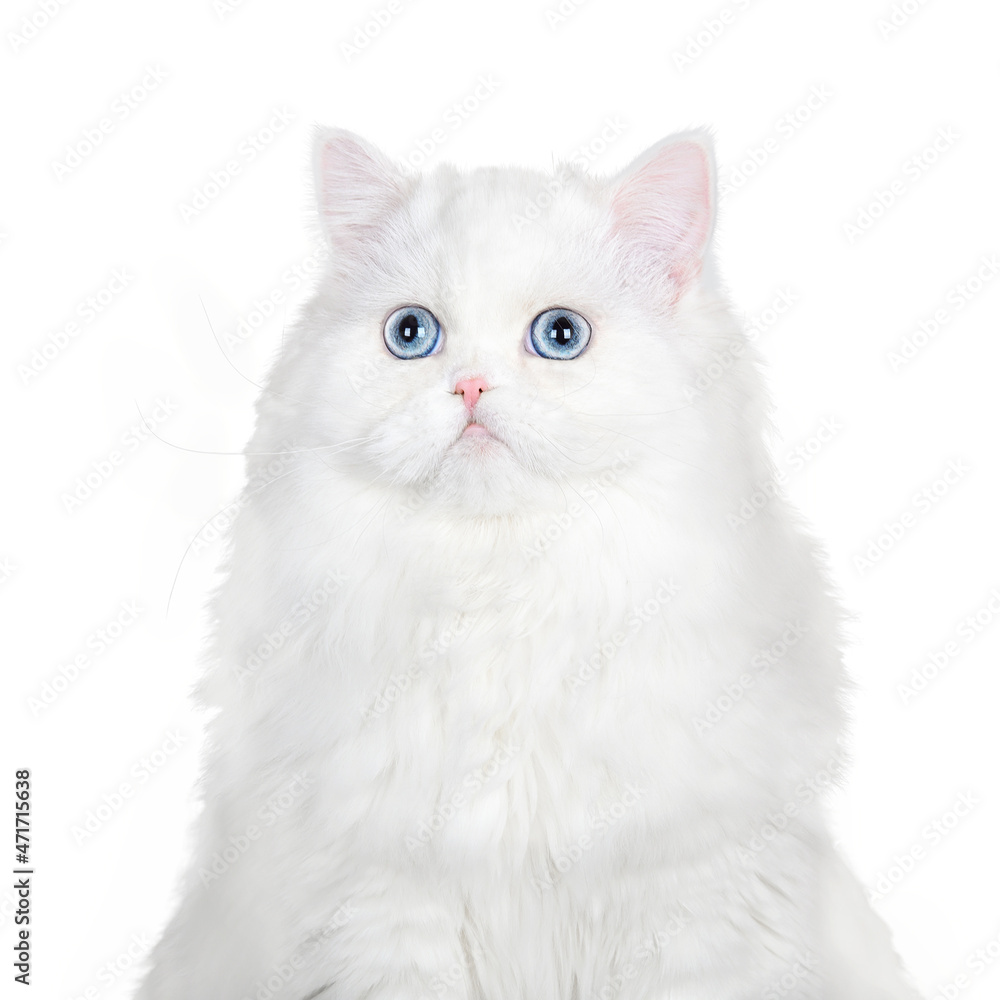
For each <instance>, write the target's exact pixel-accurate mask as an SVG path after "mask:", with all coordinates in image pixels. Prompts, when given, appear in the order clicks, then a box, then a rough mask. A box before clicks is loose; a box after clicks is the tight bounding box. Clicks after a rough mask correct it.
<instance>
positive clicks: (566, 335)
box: [549, 316, 573, 344]
mask: <svg viewBox="0 0 1000 1000" xmlns="http://www.w3.org/2000/svg"><path fill="white" fill-rule="evenodd" d="M549 331H550V332H549V337H550V338H551V339H552V340H554V341H555V342H556V343H557V344H566V343H568V342H569V341H571V340H572V339H573V324H572V323H571V322H570V321H569V320H568V319H567V318H566V317H565V316H560V317H559V318H558V319H554V320H553V321H552V326H551V327H549Z"/></svg>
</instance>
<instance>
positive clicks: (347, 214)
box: [315, 130, 400, 243]
mask: <svg viewBox="0 0 1000 1000" xmlns="http://www.w3.org/2000/svg"><path fill="white" fill-rule="evenodd" d="M315 163H316V188H317V196H318V201H319V209H320V215H321V217H322V219H323V222H324V225H325V227H326V229H327V234H328V236H329V237H330V238H331V239H333V241H334V242H335V243H342V242H343V241H344V240H345V239H347V238H350V237H352V236H357V235H359V234H360V233H362V232H364V231H365V230H369V229H371V228H372V227H373V226H374V225H376V224H377V223H378V221H379V220H380V219H381V218H382V216H383V215H384V213H385V211H386V210H387V208H388V207H389V206H390V205H391V204H392V203H393V202H394V201H395V199H396V198H397V197H398V195H399V179H400V178H399V175H398V173H396V172H395V170H394V168H393V167H392V165H391V164H390V163H389V162H388V161H387V160H386V159H385V158H384V157H383V156H382V155H381V153H379V152H378V151H377V150H375V149H374V148H373V147H369V146H368V145H367V144H366V143H364V142H363V141H362V140H360V139H359V138H358V137H357V136H354V135H351V134H350V133H349V132H343V131H339V130H337V131H334V130H331V131H329V132H328V133H327V134H326V135H324V136H323V137H322V138H321V140H320V141H319V145H318V149H317V152H316V160H315Z"/></svg>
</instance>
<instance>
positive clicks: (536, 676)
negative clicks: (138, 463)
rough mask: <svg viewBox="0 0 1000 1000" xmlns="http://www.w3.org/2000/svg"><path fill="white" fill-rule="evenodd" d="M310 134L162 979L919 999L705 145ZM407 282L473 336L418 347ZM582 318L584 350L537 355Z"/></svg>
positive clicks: (237, 987)
mask: <svg viewBox="0 0 1000 1000" xmlns="http://www.w3.org/2000/svg"><path fill="white" fill-rule="evenodd" d="M316 150H317V151H316V173H317V187H318V191H319V211H320V219H321V222H322V226H323V230H324V235H325V237H326V239H327V241H328V244H329V248H330V254H329V268H328V273H327V274H326V275H325V277H324V279H323V280H322V281H321V282H320V284H319V287H318V290H317V292H316V295H315V297H314V298H313V300H312V301H311V303H310V304H309V305H308V306H307V308H306V309H305V310H304V312H303V315H302V316H301V318H300V320H299V322H298V323H297V325H296V327H295V328H294V330H292V331H291V332H290V333H289V335H288V337H287V339H286V343H285V347H284V350H283V353H282V356H281V357H280V359H279V360H278V362H277V364H276V366H275V368H274V370H273V372H272V374H271V377H270V380H269V383H268V386H267V389H266V391H265V392H264V394H263V395H262V397H261V399H260V403H259V408H258V415H259V420H258V428H257V431H256V433H255V435H254V437H253V440H252V442H251V444H250V446H249V447H248V452H247V453H248V456H249V469H250V482H249V485H248V487H247V490H246V494H245V502H244V506H243V509H242V510H241V512H240V514H239V517H238V519H237V523H236V525H235V528H234V531H233V536H232V539H231V551H230V556H229V574H228V581H227V582H226V584H225V585H224V586H223V587H222V589H221V591H220V592H219V594H218V595H217V597H216V599H215V603H214V611H215V615H216V619H217V628H216V632H215V641H214V646H213V649H212V662H211V666H210V668H209V670H208V672H207V675H206V678H205V681H204V684H203V688H202V697H203V701H204V703H205V704H206V705H207V706H211V707H215V708H217V709H218V711H217V712H216V713H215V715H214V717H213V719H212V722H211V724H210V730H209V733H210V750H209V756H208V760H207V766H206V771H205V776H204V787H203V794H204V800H205V809H204V814H203V817H202V819H201V821H200V829H199V832H198V840H197V846H196V856H195V858H194V861H193V864H192V867H191V869H190V872H189V874H188V876H187V878H186V882H185V885H184V887H183V896H182V900H181V902H180V906H179V909H178V912H177V914H176V915H175V917H174V919H173V921H172V923H171V924H170V926H169V928H168V930H167V932H166V934H165V936H164V938H163V940H162V941H161V943H160V945H159V946H158V948H157V949H156V951H155V954H154V956H153V959H152V967H151V969H150V972H149V974H148V976H147V978H146V981H145V983H144V985H143V987H142V988H141V990H140V993H139V996H140V997H141V998H143V1000H239V998H256V1000H270V998H277V997H280V998H282V1000H305V998H309V997H322V998H334V997H336V998H343V1000H360V998H362V997H364V998H371V1000H404V998H405V1000H436V998H440V1000H516V998H523V1000H639V998H642V1000H750V998H764V1000H770V998H778V997H781V998H793V1000H914V998H915V996H916V995H915V993H914V992H913V991H912V989H911V988H910V987H908V986H907V985H906V984H905V982H904V978H903V976H902V974H901V973H900V972H899V971H898V964H897V961H896V958H895V956H894V954H893V951H892V948H891V945H890V943H889V941H888V935H887V932H886V931H885V929H884V927H883V925H882V924H881V922H880V921H879V920H878V918H877V917H876V916H875V915H874V914H873V913H872V912H870V910H869V908H868V905H867V902H866V900H865V898H864V895H863V893H862V892H861V889H860V886H859V885H858V884H857V883H856V881H855V880H854V878H853V876H851V875H850V874H849V873H848V872H847V871H846V870H845V869H844V868H843V867H842V865H841V862H840V861H839V860H838V859H837V858H836V857H835V855H834V852H833V850H832V848H831V845H830V841H829V837H828V834H827V833H826V831H825V828H824V821H823V816H822V807H821V802H820V795H819V792H820V791H821V790H822V788H823V787H824V785H828V784H829V783H830V781H831V780H836V772H837V770H838V765H839V763H840V762H842V760H843V755H842V751H841V749H840V744H839V738H840V733H841V729H842V711H841V708H840V700H841V694H842V691H843V688H844V676H843V673H842V666H841V656H840V652H839V635H838V631H839V623H840V611H839V609H838V607H837V605H836V603H835V601H834V600H833V599H832V598H831V596H830V595H829V593H828V590H829V588H828V585H827V582H826V580H825V579H824V576H823V573H822V572H821V570H820V569H819V561H818V558H817V554H816V551H815V548H814V545H813V544H812V543H811V542H810V541H809V539H808V538H807V536H806V535H805V534H804V533H803V531H802V530H801V528H800V527H799V525H798V522H797V520H796V517H795V516H794V515H793V513H792V512H791V511H790V510H789V508H788V507H787V505H786V504H785V502H784V501H783V500H782V499H780V498H779V499H775V500H772V501H770V502H769V503H768V504H767V505H766V506H764V508H763V509H761V510H760V511H759V512H758V513H757V514H756V516H754V517H753V518H752V519H750V520H748V521H747V522H746V523H745V524H744V525H742V526H739V525H736V524H735V522H734V519H733V515H734V514H735V513H736V512H737V511H738V510H739V508H740V505H741V503H742V501H743V500H744V499H746V498H747V497H749V496H750V495H751V494H752V493H753V492H754V491H755V489H757V486H758V484H759V483H760V482H761V481H763V480H767V479H768V478H770V477H771V476H772V475H773V469H772V466H771V462H770V459H769V457H768V452H767V449H766V446H765V443H764V430H765V412H766V400H765V395H764V392H763V390H762V386H761V384H760V378H759V375H758V371H757V367H756V364H755V356H754V352H753V350H752V349H751V347H750V346H749V345H748V344H747V343H746V342H745V340H744V337H743V334H742V333H741V330H740V327H739V324H738V323H737V322H735V321H734V319H733V317H732V315H731V314H730V312H729V310H728V308H727V305H726V302H725V301H724V298H723V295H722V294H721V292H720V290H719V287H718V283H717V280H716V279H715V276H714V273H713V267H712V263H711V260H710V257H709V253H710V251H709V249H708V244H709V239H710V234H711V227H712V216H713V202H714V176H713V168H712V161H711V151H710V143H709V140H708V138H707V137H706V136H705V135H703V134H701V133H689V134H686V135H683V136H678V137H673V138H671V139H668V140H665V141H664V142H662V143H660V144H659V145H657V146H656V147H654V148H653V149H651V150H650V151H649V152H647V153H646V154H645V155H644V156H642V157H640V158H639V160H637V161H636V162H635V163H634V164H632V165H631V166H630V167H628V168H627V169H626V170H625V171H623V172H622V173H621V174H620V175H618V176H616V177H612V178H607V179H595V178H591V177H588V176H584V175H581V174H579V173H576V172H574V171H572V170H570V169H568V168H563V169H561V170H560V171H558V172H557V173H556V174H555V175H554V176H553V177H545V176H543V175H541V174H536V173H533V172H529V171H525V170H517V169H481V170H475V171H472V172H470V173H464V174H463V173H459V172H457V171H456V170H454V169H452V168H450V167H446V166H442V167H438V168H437V169H436V170H434V171H433V172H432V173H429V174H427V175H425V176H421V177H414V176H408V175H404V174H403V173H401V172H400V171H399V170H397V169H396V168H395V167H394V166H393V165H392V163H390V162H389V161H388V160H387V159H386V158H385V157H383V155H382V154H381V153H379V152H378V151H377V150H375V149H373V148H371V147H370V146H368V145H367V144H366V143H364V142H363V141H362V140H360V139H358V138H357V137H356V136H353V135H351V134H350V133H346V132H341V131H328V132H324V133H322V134H321V135H320V136H319V137H318V139H317V147H316ZM414 303H415V304H419V305H422V306H425V307H426V308H428V309H430V310H431V311H432V312H433V313H434V314H435V315H436V316H437V317H438V318H439V320H440V321H441V325H442V329H443V331H444V337H445V340H444V346H443V349H442V350H441V351H440V352H439V353H437V354H435V355H433V356H432V357H428V358H423V359H419V360H411V361H401V360H399V359H397V358H395V357H393V356H392V355H391V354H390V353H389V352H388V351H387V350H386V348H385V346H384V345H383V341H382V326H383V322H384V320H385V318H386V316H388V315H389V314H390V313H391V312H392V311H393V310H394V309H396V308H397V307H399V306H401V305H405V304H414ZM552 306H562V307H568V308H572V309H574V310H576V311H577V312H579V313H581V314H582V315H584V316H585V317H587V318H588V319H589V321H590V323H591V324H592V326H593V339H592V341H591V343H590V346H589V348H588V349H587V350H586V351H585V352H584V353H583V354H582V355H580V357H579V358H577V359H575V360H572V361H554V360H547V359H544V358H540V357H537V356H534V355H532V354H531V353H529V352H528V351H527V350H525V346H524V342H525V333H526V330H527V328H528V325H529V324H530V321H531V320H532V318H533V317H534V316H536V315H537V314H538V313H540V312H541V311H543V310H544V309H546V308H549V307H552ZM720 352H727V355H728V356H729V357H730V358H732V359H733V364H732V366H731V367H730V368H729V369H728V370H726V371H725V372H724V373H722V374H721V375H720V376H719V377H717V378H715V379H714V381H712V382H711V384H710V385H709V386H708V388H703V389H701V390H694V389H692V387H693V386H694V385H695V383H696V381H697V380H698V377H699V375H701V374H702V373H705V372H706V371H708V369H709V366H710V365H711V364H712V362H713V361H714V360H715V359H716V358H717V356H718V355H719V353H720ZM712 370H713V371H715V369H712ZM470 376H479V377H483V378H485V379H486V380H487V382H488V383H489V385H490V387H491V388H490V389H489V391H487V392H485V393H484V394H483V395H482V396H481V397H480V401H479V403H478V405H477V407H476V411H475V415H476V419H477V420H478V422H479V423H481V424H483V425H485V427H486V428H487V429H488V430H489V431H490V432H491V435H492V436H488V437H487V436H480V437H469V436H466V437H462V436H461V435H462V431H463V429H464V428H465V426H466V424H467V421H468V419H469V415H468V413H467V412H466V409H465V407H464V405H463V401H462V397H461V396H460V395H456V394H455V392H454V387H455V384H456V382H457V381H458V380H459V379H461V378H465V377H470ZM700 384H701V385H702V386H704V384H705V383H704V380H703V381H702V382H701V383H700ZM747 678H750V680H749V681H748V680H747ZM727 698H728V699H729V700H728V701H727ZM712 706H715V712H714V713H713V712H712V711H711V708H712ZM727 706H729V707H727Z"/></svg>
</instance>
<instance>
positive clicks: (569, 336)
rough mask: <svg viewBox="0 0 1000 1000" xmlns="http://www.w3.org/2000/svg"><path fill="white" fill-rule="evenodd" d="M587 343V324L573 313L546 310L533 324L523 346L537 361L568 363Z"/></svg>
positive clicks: (577, 314)
mask: <svg viewBox="0 0 1000 1000" xmlns="http://www.w3.org/2000/svg"><path fill="white" fill-rule="evenodd" d="M589 343H590V324H589V323H588V322H587V321H586V320H585V319H584V318H583V317H582V316H581V315H580V314H579V313H577V312H573V310H572V309H546V310H545V312H543V313H539V314H538V315H537V316H536V317H535V318H534V319H533V320H532V321H531V327H530V328H529V330H528V336H527V337H526V338H525V342H524V346H525V347H526V348H527V349H528V350H529V351H530V352H531V353H532V354H537V355H538V356H539V357H540V358H550V359H552V360H553V361H569V360H571V359H573V358H576V357H579V356H580V355H581V354H582V353H583V352H584V351H585V350H586V347H587V344H589Z"/></svg>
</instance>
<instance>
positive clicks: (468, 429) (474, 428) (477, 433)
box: [462, 423, 493, 437]
mask: <svg viewBox="0 0 1000 1000" xmlns="http://www.w3.org/2000/svg"><path fill="white" fill-rule="evenodd" d="M462 437H493V435H492V434H491V433H490V432H489V431H488V430H487V429H486V428H485V427H484V426H483V425H482V424H477V423H471V424H466V425H465V430H464V431H462Z"/></svg>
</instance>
